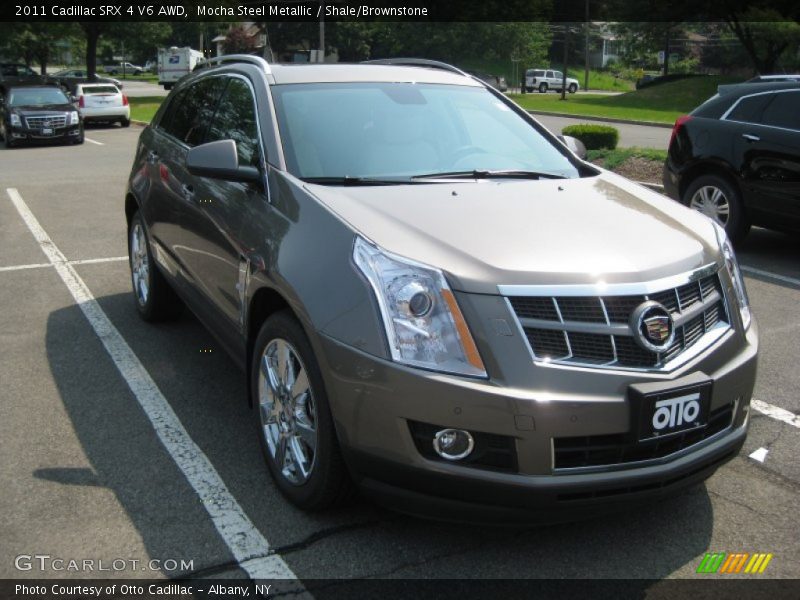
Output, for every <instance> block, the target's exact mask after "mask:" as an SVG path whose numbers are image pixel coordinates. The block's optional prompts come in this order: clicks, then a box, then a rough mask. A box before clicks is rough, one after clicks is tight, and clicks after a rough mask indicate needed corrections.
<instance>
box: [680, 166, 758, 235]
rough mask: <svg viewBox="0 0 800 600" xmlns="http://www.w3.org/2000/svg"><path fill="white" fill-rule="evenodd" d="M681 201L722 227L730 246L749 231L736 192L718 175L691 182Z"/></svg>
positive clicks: (732, 186)
mask: <svg viewBox="0 0 800 600" xmlns="http://www.w3.org/2000/svg"><path fill="white" fill-rule="evenodd" d="M681 201H682V202H683V204H685V205H686V206H688V207H689V208H693V209H694V210H696V211H698V212H701V213H703V214H704V215H706V216H707V217H709V218H711V219H713V220H714V221H716V222H717V223H719V224H720V225H722V226H723V227H724V228H725V231H726V233H727V234H728V237H729V238H730V239H731V241H732V242H733V243H737V242H740V241H741V240H742V239H743V238H744V236H745V235H747V232H748V231H749V230H750V222H749V221H748V219H747V215H746V214H745V212H744V206H743V204H742V198H741V194H740V193H739V190H738V189H737V188H736V186H735V185H733V184H732V183H731V182H729V181H728V180H727V179H725V178H723V177H720V176H719V175H702V176H700V177H698V178H697V179H695V180H694V181H692V182H691V184H689V187H687V188H686V191H685V192H684V193H683V197H682V198H681Z"/></svg>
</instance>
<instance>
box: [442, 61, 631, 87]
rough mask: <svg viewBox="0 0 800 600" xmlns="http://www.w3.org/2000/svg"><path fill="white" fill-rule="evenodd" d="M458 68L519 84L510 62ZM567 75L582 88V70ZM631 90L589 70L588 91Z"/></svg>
mask: <svg viewBox="0 0 800 600" xmlns="http://www.w3.org/2000/svg"><path fill="white" fill-rule="evenodd" d="M458 66H459V67H460V68H462V69H467V70H469V71H481V72H484V73H491V74H493V75H502V76H503V77H505V78H506V83H508V85H509V87H512V86H513V87H519V83H520V82H519V81H513V77H512V74H513V72H514V71H513V64H512V62H511V61H510V60H464V61H459V62H458ZM552 68H553V69H555V70H557V71H560V70H561V67H560V66H556V65H553V66H552ZM519 73H520V78H521V73H522V67H520V70H519ZM567 73H568V75H569V77H574V78H575V79H577V80H578V81H579V82H580V84H581V88H583V77H584V72H583V68H581V67H570V68H569V70H568V71H567ZM633 88H634V83H633V82H632V81H628V80H627V79H621V78H618V77H614V75H613V74H612V73H609V72H607V71H597V70H593V69H590V70H589V89H592V90H604V91H613V92H625V91H628V90H632V89H633Z"/></svg>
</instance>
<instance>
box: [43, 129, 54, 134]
mask: <svg viewBox="0 0 800 600" xmlns="http://www.w3.org/2000/svg"><path fill="white" fill-rule="evenodd" d="M42 135H53V128H52V127H42Z"/></svg>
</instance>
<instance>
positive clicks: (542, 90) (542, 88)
mask: <svg viewBox="0 0 800 600" xmlns="http://www.w3.org/2000/svg"><path fill="white" fill-rule="evenodd" d="M539 93H540V94H546V93H547V84H546V83H540V84H539Z"/></svg>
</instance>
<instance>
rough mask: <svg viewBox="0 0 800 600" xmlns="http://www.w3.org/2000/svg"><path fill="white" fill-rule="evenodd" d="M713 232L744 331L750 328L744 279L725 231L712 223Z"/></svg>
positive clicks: (748, 306)
mask: <svg viewBox="0 0 800 600" xmlns="http://www.w3.org/2000/svg"><path fill="white" fill-rule="evenodd" d="M712 223H713V225H714V231H715V232H716V233H717V241H718V242H719V247H720V250H722V255H723V257H724V258H725V267H726V268H727V269H728V275H730V277H731V281H732V282H733V291H734V294H735V295H736V303H737V304H738V305H739V312H740V313H741V316H742V325H744V328H745V330H746V329H747V328H748V327H750V300H748V298H747V290H746V289H745V287H744V278H743V277H742V271H741V270H740V269H739V263H738V262H737V260H736V254H735V253H734V252H733V245H732V244H731V241H730V240H729V239H728V234H727V233H725V229H724V228H723V227H722V226H720V225H719V224H718V223H717V222H715V221H712Z"/></svg>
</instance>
